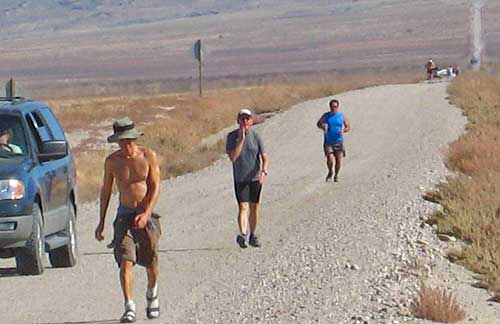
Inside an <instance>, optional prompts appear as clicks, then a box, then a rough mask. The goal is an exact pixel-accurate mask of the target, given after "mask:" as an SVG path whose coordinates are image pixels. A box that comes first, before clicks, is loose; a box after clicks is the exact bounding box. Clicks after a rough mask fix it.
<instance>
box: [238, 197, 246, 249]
mask: <svg viewBox="0 0 500 324" xmlns="http://www.w3.org/2000/svg"><path fill="white" fill-rule="evenodd" d="M247 225H248V202H239V203H238V227H239V229H240V234H239V235H238V236H237V237H236V242H237V243H238V244H239V246H240V247H241V248H246V247H247V245H246V234H247Z"/></svg>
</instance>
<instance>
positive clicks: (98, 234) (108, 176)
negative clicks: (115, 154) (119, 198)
mask: <svg viewBox="0 0 500 324" xmlns="http://www.w3.org/2000/svg"><path fill="white" fill-rule="evenodd" d="M113 182H114V175H113V167H112V161H111V158H110V157H108V158H107V159H106V162H104V178H103V183H102V188H101V195H100V209H99V224H98V225H97V228H96V230H95V238H96V239H97V240H98V241H102V240H103V239H104V236H103V235H102V232H103V231H104V224H105V220H106V212H107V210H108V206H109V200H110V198H111V193H112V191H113Z"/></svg>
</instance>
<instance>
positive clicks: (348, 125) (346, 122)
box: [344, 116, 351, 133]
mask: <svg viewBox="0 0 500 324" xmlns="http://www.w3.org/2000/svg"><path fill="white" fill-rule="evenodd" d="M350 130H351V122H350V121H349V118H347V117H346V116H344V133H347V132H348V131H350Z"/></svg>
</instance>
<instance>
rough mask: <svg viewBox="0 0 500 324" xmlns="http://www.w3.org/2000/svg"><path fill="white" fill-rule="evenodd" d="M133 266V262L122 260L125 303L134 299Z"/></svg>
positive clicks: (122, 284)
mask: <svg viewBox="0 0 500 324" xmlns="http://www.w3.org/2000/svg"><path fill="white" fill-rule="evenodd" d="M133 266H134V264H133V263H132V261H128V260H123V259H122V260H121V262H120V283H121V286H122V292H123V299H124V300H125V303H127V302H129V301H132V300H133V299H134V298H133V288H132V285H133Z"/></svg>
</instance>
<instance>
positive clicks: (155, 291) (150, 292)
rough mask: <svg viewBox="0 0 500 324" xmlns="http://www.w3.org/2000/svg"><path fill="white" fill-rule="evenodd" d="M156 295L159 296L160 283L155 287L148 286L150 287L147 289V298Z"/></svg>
mask: <svg viewBox="0 0 500 324" xmlns="http://www.w3.org/2000/svg"><path fill="white" fill-rule="evenodd" d="M154 297H158V284H156V285H155V286H154V287H153V288H150V287H149V286H148V289H147V290H146V298H154Z"/></svg>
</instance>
